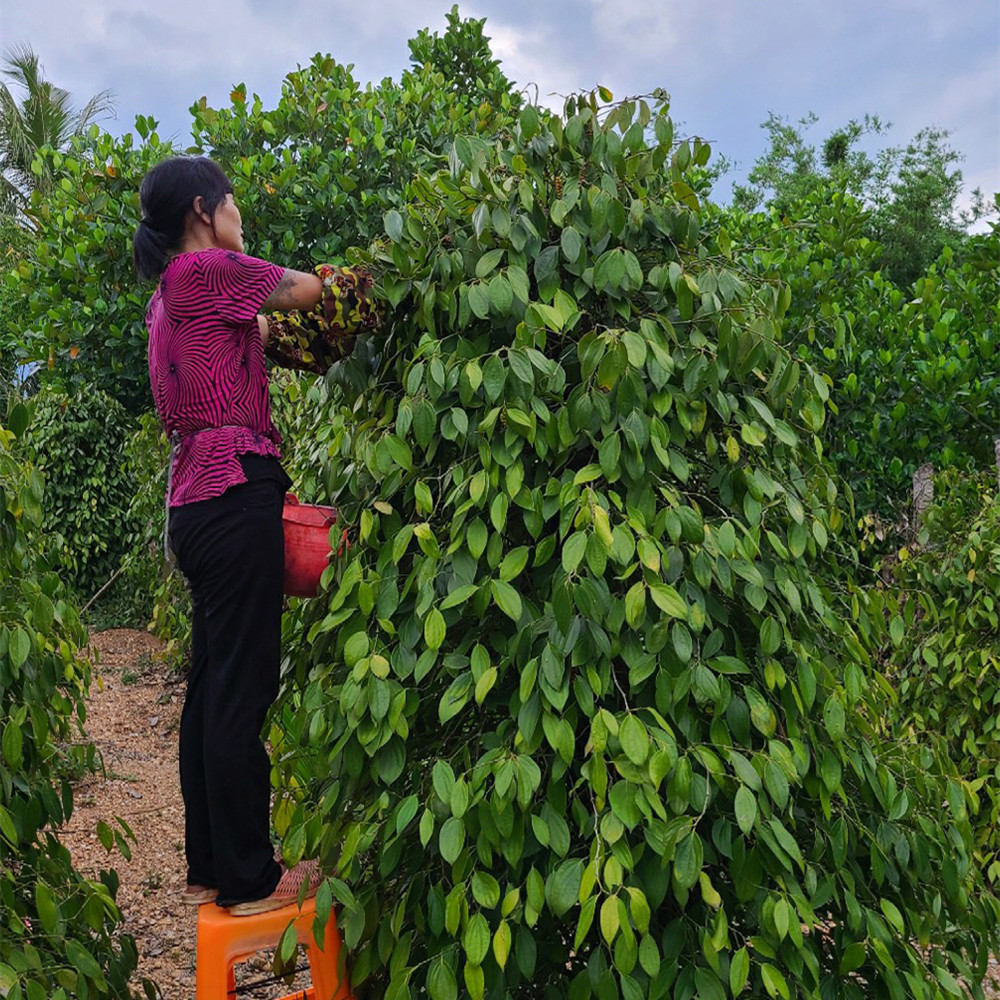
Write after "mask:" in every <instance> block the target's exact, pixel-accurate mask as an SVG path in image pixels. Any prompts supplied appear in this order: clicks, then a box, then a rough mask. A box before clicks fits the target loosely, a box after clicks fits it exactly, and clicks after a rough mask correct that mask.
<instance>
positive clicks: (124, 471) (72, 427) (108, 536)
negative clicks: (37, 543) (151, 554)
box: [23, 390, 135, 598]
mask: <svg viewBox="0 0 1000 1000" xmlns="http://www.w3.org/2000/svg"><path fill="white" fill-rule="evenodd" d="M32 405H33V408H34V416H33V419H32V423H31V427H30V430H29V432H28V434H27V436H26V437H25V439H24V442H23V444H24V445H25V446H26V447H27V449H28V452H29V454H30V456H31V457H32V459H33V460H34V461H35V463H36V464H37V466H38V468H39V470H40V471H41V472H42V473H43V474H44V476H45V478H46V482H47V484H48V486H47V492H46V504H45V508H44V510H43V512H42V527H43V530H44V531H45V532H46V533H47V534H50V535H52V536H58V537H59V538H60V539H61V541H62V544H61V547H60V553H59V558H60V561H61V564H62V566H63V568H64V569H65V571H66V574H67V576H68V578H69V579H70V581H71V583H72V587H73V590H74V592H75V593H76V594H78V595H80V596H81V597H83V598H87V597H90V596H92V595H93V594H95V593H96V592H97V590H98V589H99V588H100V587H102V586H103V585H104V584H105V583H106V582H107V581H108V580H109V578H110V577H111V575H112V574H113V573H114V572H115V571H116V570H117V569H118V566H119V563H120V560H121V558H122V556H123V555H124V553H125V551H126V543H127V539H128V537H129V531H130V528H129V524H128V518H127V512H128V509H129V504H130V503H131V501H132V497H133V495H134V493H135V480H134V478H133V476H132V473H131V470H130V469H129V466H128V463H127V461H126V459H125V446H126V443H127V441H128V439H129V435H130V434H131V433H132V431H133V428H134V423H133V421H132V419H131V418H130V416H129V414H128V413H127V411H126V410H125V409H124V407H122V405H121V404H120V403H118V402H116V401H115V400H114V399H112V398H111V397H110V396H107V395H105V394H104V393H102V392H100V391H97V390H90V391H86V392H84V391H81V392H78V393H74V394H73V395H70V396H68V395H64V394H62V393H59V392H55V391H45V392H42V393H39V395H38V396H37V397H35V399H34V400H33V401H32Z"/></svg>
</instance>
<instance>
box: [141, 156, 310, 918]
mask: <svg viewBox="0 0 1000 1000" xmlns="http://www.w3.org/2000/svg"><path fill="white" fill-rule="evenodd" d="M140 200H141V204H142V212H143V217H142V222H141V223H140V225H139V228H138V230H137V231H136V234H135V240H134V260H135V266H136V270H137V271H138V273H139V276H140V277H142V278H147V279H149V278H157V279H159V284H158V286H157V288H156V291H155V292H154V293H153V296H152V298H151V300H150V302H149V308H148V310H147V313H146V324H147V326H148V328H149V376H150V380H151V383H152V390H153V399H154V401H155V403H156V409H157V413H158V414H159V417H160V420H161V422H162V424H163V427H164V429H165V431H166V433H167V436H168V438H169V439H170V440H171V442H172V448H171V470H170V484H169V487H168V514H169V540H170V545H171V547H172V549H173V551H174V554H175V556H176V559H177V563H178V565H179V567H180V569H181V570H182V572H183V573H184V575H185V576H186V577H187V579H188V582H189V584H190V588H191V597H192V607H193V635H192V656H191V670H190V674H189V676H188V683H187V696H186V698H185V702H184V710H183V714H182V716H181V730H180V777H181V790H182V793H183V797H184V808H185V852H186V857H187V888H186V889H185V890H184V893H183V898H184V900H185V901H186V902H190V903H203V902H209V901H212V900H215V901H216V902H217V903H218V904H219V905H220V906H226V907H229V910H230V912H231V913H233V914H236V915H244V914H251V913H260V912H263V911H265V910H269V909H274V908H277V907H279V906H283V905H285V904H286V903H288V902H290V901H292V900H293V899H295V898H296V896H297V895H298V892H299V890H300V888H301V886H302V885H303V883H305V885H306V886H307V888H306V893H307V894H312V893H314V892H315V891H316V888H317V886H318V884H319V881H320V875H319V871H318V868H317V865H316V863H315V862H303V863H301V864H299V865H296V866H295V867H294V868H287V867H285V866H284V865H283V864H281V863H279V861H278V860H277V859H276V856H275V851H274V849H273V847H272V845H271V841H270V836H269V817H270V765H269V761H268V757H267V753H266V751H265V749H264V746H263V744H262V742H261V739H260V732H261V727H262V725H263V723H264V717H265V714H266V712H267V710H268V707H269V706H270V705H271V703H272V702H273V701H274V699H275V697H276V695H277V692H278V673H279V661H280V629H281V607H282V583H283V572H284V540H283V535H282V525H281V513H282V506H283V500H284V494H285V490H286V489H287V488H288V486H289V485H290V480H289V479H288V476H287V475H286V474H285V472H284V470H283V469H282V467H281V464H280V462H279V458H280V452H279V450H278V445H279V443H280V440H281V439H280V436H279V435H278V433H277V431H276V430H275V428H274V425H273V424H272V422H271V416H270V409H269V401H268V387H267V374H266V371H265V368H264V347H265V344H266V341H267V336H268V324H267V321H266V320H265V318H264V317H263V316H261V315H260V313H261V311H262V310H282V311H287V310H310V309H312V308H313V307H315V306H317V304H320V303H321V301H322V299H323V296H324V294H325V287H324V282H323V280H322V279H321V278H320V277H318V276H317V275H315V274H306V273H304V272H301V271H291V270H287V269H286V268H283V267H278V266H277V265H274V264H269V263H267V262H266V261H263V260H258V259H256V258H254V257H248V256H245V255H244V254H243V231H242V221H241V218H240V212H239V209H238V208H237V207H236V204H235V202H234V201H233V189H232V185H231V184H230V182H229V180H228V178H227V177H226V175H225V174H224V173H223V172H222V170H221V169H220V168H219V167H218V165H217V164H215V163H214V162H213V161H211V160H209V159H207V158H204V157H177V158H175V159H170V160H167V161H165V162H163V163H161V164H159V165H158V166H156V167H154V168H153V169H152V170H151V171H150V172H149V173H148V174H147V175H146V177H145V179H144V180H143V182H142V186H141V189H140Z"/></svg>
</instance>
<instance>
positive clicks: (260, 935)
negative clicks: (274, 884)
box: [195, 899, 353, 1000]
mask: <svg viewBox="0 0 1000 1000" xmlns="http://www.w3.org/2000/svg"><path fill="white" fill-rule="evenodd" d="M315 917H316V901H315V900H314V899H307V900H306V901H305V902H304V903H303V904H302V909H301V910H300V909H299V908H298V905H297V904H296V903H291V904H289V905H288V906H283V907H282V908H281V909H280V910H270V911H268V912H267V913H257V914H254V915H253V916H250V917H234V916H231V915H230V914H229V912H228V911H227V910H224V909H222V907H219V906H216V905H215V904H214V903H207V904H205V905H204V906H199V907H198V945H197V948H198V955H197V963H196V969H195V998H196V1000H230V998H231V997H233V996H234V992H233V991H234V990H235V989H236V972H235V966H236V963H237V962H242V961H245V960H246V959H248V958H249V957H250V956H251V955H255V954H256V953H257V952H258V951H263V950H264V949H266V948H277V946H278V942H279V941H280V940H281V935H282V934H284V932H285V928H286V927H287V926H288V924H289V923H290V922H294V924H295V931H296V934H297V935H298V939H299V942H300V943H301V944H304V945H305V946H306V953H307V955H308V957H309V968H310V970H311V971H312V987H311V988H310V989H308V990H306V991H305V992H304V993H303V992H302V991H299V992H298V993H293V994H292V995H291V996H290V997H286V998H285V1000H307V998H308V1000H353V995H352V993H351V990H350V987H349V985H348V978H347V971H346V967H345V966H343V965H342V963H341V962H340V932H339V931H338V930H337V921H336V919H335V918H334V915H333V913H332V912H331V914H330V919H329V920H328V921H327V923H326V933H325V936H324V941H323V947H322V949H320V948H319V947H317V945H316V941H315V939H314V938H313V931H312V928H313V920H314V919H315ZM338 967H339V968H338Z"/></svg>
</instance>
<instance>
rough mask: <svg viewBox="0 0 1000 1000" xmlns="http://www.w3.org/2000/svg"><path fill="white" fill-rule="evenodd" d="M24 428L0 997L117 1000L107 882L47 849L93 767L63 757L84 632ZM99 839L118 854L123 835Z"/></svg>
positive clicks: (4, 500)
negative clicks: (54, 547) (46, 520)
mask: <svg viewBox="0 0 1000 1000" xmlns="http://www.w3.org/2000/svg"><path fill="white" fill-rule="evenodd" d="M29 419H30V415H29V412H28V410H27V408H26V407H25V406H24V405H23V404H20V403H17V404H14V405H12V406H11V408H10V409H9V410H7V411H6V417H5V420H4V422H3V424H2V425H0V751H2V756H0V913H2V924H0V991H2V992H3V995H4V996H6V997H8V998H10V1000H65V998H67V997H88V996H89V997H93V996H109V997H123V998H124V997H127V996H129V992H128V984H129V981H130V978H131V975H132V973H133V972H134V970H135V967H136V963H137V953H136V948H135V943H134V941H133V940H132V938H131V937H130V936H128V935H125V934H120V933H119V932H118V930H117V928H118V925H119V924H120V922H121V914H120V912H119V910H118V908H117V906H116V905H115V894H116V891H117V885H118V881H117V876H116V875H115V873H114V872H112V871H108V872H104V873H102V875H101V878H100V879H97V880H91V879H85V878H83V877H82V876H81V875H80V874H79V873H78V872H77V871H75V869H74V868H73V867H72V863H71V859H70V856H69V852H68V851H67V850H66V848H65V847H63V846H62V845H61V844H60V842H59V839H58V837H59V829H60V827H61V826H63V824H65V823H67V822H68V821H69V819H70V817H71V816H72V812H73V788H72V784H71V778H72V775H73V774H74V773H79V772H80V771H81V770H96V769H97V767H98V762H97V761H96V760H95V757H94V750H93V746H92V745H88V744H85V743H82V742H80V743H79V748H75V747H74V743H77V742H78V737H79V735H80V731H81V727H82V725H83V723H84V722H85V719H86V713H85V704H84V695H85V692H86V689H87V686H88V684H89V682H90V663H89V661H88V660H87V659H85V658H84V657H83V656H81V655H80V654H79V652H78V651H79V649H80V648H82V647H83V646H84V645H86V643H87V631H86V629H85V628H84V627H83V625H82V624H81V623H80V618H79V615H78V613H77V610H76V607H75V606H74V604H73V603H72V601H71V598H70V596H69V593H68V591H67V590H66V588H65V587H64V586H63V585H62V583H60V580H59V577H58V576H57V574H56V573H55V572H54V571H53V570H54V567H55V566H56V565H58V557H57V556H55V554H54V553H52V552H51V551H49V546H48V545H47V543H46V539H45V536H44V534H43V531H42V524H43V510H44V509H45V502H46V498H45V495H44V487H43V480H42V476H41V475H40V473H39V472H38V470H37V468H34V467H33V466H32V465H31V464H30V463H29V462H26V461H25V460H24V459H23V458H21V457H19V456H18V455H17V454H16V451H15V446H16V444H17V440H18V438H20V437H22V436H23V435H24V434H25V432H26V430H27V428H28V424H29ZM99 832H100V835H101V839H102V840H103V841H104V842H105V845H106V846H107V847H109V848H110V847H111V846H112V845H113V844H115V843H117V844H118V847H119V848H120V849H121V850H123V851H125V852H127V851H128V839H129V837H130V832H129V830H128V828H127V827H125V826H123V827H122V828H121V829H119V830H115V831H113V830H112V829H111V828H110V827H107V826H106V825H105V824H102V826H101V829H100V831H99Z"/></svg>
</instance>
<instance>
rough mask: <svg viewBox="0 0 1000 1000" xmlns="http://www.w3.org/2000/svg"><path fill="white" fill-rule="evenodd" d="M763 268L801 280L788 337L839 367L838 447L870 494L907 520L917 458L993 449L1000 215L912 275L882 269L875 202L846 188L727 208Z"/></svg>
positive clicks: (843, 471) (830, 437) (976, 463)
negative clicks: (904, 279) (895, 275)
mask: <svg viewBox="0 0 1000 1000" xmlns="http://www.w3.org/2000/svg"><path fill="white" fill-rule="evenodd" d="M725 224H726V225H727V227H729V228H730V230H731V231H732V234H733V237H734V239H739V240H750V241H753V242H754V243H756V244H757V252H756V254H755V257H754V266H755V269H756V270H757V271H758V273H762V274H764V275H770V276H771V277H773V278H774V279H780V280H782V281H784V282H787V283H788V286H789V288H790V290H791V300H790V305H789V311H788V314H787V315H786V317H785V322H784V329H785V336H786V342H787V343H788V346H789V348H790V349H791V350H793V351H794V352H795V353H796V354H797V355H798V356H799V357H800V358H802V359H803V360H806V361H808V362H809V363H810V364H812V365H813V366H814V367H816V368H817V369H818V370H819V371H821V372H824V373H825V374H828V375H829V377H830V380H831V394H832V405H831V418H830V422H829V425H828V428H827V433H826V434H825V442H824V443H825V446H826V450H827V454H828V455H829V456H830V458H831V459H832V460H833V461H834V463H835V465H836V467H837V470H838V473H839V474H840V475H841V476H842V477H843V479H844V480H845V482H846V483H847V484H848V485H849V486H850V487H851V489H852V491H853V493H854V496H855V499H856V502H857V504H858V507H859V508H860V509H861V510H863V511H873V512H876V513H878V514H879V515H880V516H881V517H882V518H883V519H885V520H887V521H888V522H889V523H894V522H896V521H898V520H899V518H900V514H901V511H902V508H903V507H904V505H905V504H906V502H907V500H908V497H909V487H910V481H911V477H912V475H913V473H914V471H915V470H916V469H917V468H918V467H919V466H921V465H923V464H924V463H925V462H932V463H934V464H935V465H936V466H938V467H947V466H955V467H961V468H965V469H972V468H976V467H982V466H983V465H984V464H985V463H987V462H989V461H990V460H991V459H992V455H993V438H994V437H995V435H996V431H997V428H996V416H997V405H998V400H1000V371H998V370H997V365H996V363H995V359H996V356H997V352H998V350H1000V303H998V301H997V296H996V294H995V290H996V288H997V287H998V285H1000V227H998V226H996V225H994V226H993V228H992V231H991V232H990V233H987V234H983V235H979V236H975V237H971V238H970V239H969V240H968V241H967V244H966V246H965V247H964V248H963V250H962V252H961V254H956V253H954V252H953V251H952V250H951V249H946V250H945V251H944V253H943V254H942V256H941V258H940V260H939V261H938V262H937V263H936V264H935V265H933V266H932V267H931V268H930V269H929V270H928V271H927V273H926V274H924V275H923V276H921V277H920V278H919V279H918V280H917V281H916V282H915V283H914V285H913V286H912V287H909V288H903V287H897V286H896V285H895V284H893V282H892V281H890V280H889V279H888V278H887V277H885V276H884V275H882V274H881V273H879V272H878V271H877V270H876V269H875V266H874V265H875V262H876V260H877V258H878V254H879V248H878V247H877V246H876V245H875V244H873V243H871V242H870V241H869V240H868V239H867V238H866V237H865V236H864V235H863V234H864V232H865V231H866V226H867V214H866V213H865V212H864V211H863V210H862V208H861V206H860V205H859V204H858V203H857V202H855V201H853V200H852V199H851V198H850V197H848V196H845V195H843V194H839V193H837V194H833V195H832V197H831V196H830V194H829V192H826V191H821V192H818V193H817V194H815V195H813V196H810V197H809V198H807V199H804V200H803V201H802V202H801V203H800V204H799V205H798V206H797V212H796V217H795V218H794V219H784V218H778V217H777V216H776V215H775V216H770V217H768V216H763V215H755V216H746V215H741V214H740V213H738V212H732V213H727V215H726V217H725Z"/></svg>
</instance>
